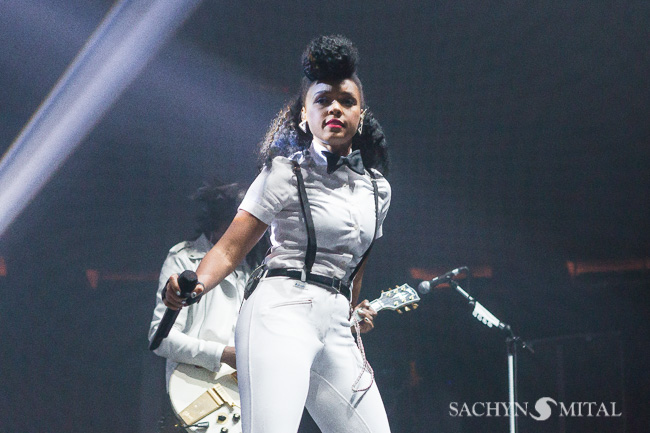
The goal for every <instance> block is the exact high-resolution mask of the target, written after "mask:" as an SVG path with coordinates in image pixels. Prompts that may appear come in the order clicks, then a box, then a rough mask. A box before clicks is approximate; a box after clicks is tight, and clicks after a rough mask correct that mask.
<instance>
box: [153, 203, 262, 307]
mask: <svg viewBox="0 0 650 433" xmlns="http://www.w3.org/2000/svg"><path fill="white" fill-rule="evenodd" d="M267 228H268V225H266V224H265V223H263V222H262V221H260V220H259V219H257V218H256V217H254V216H253V215H251V214H250V213H248V212H246V211H245V210H240V211H239V212H237V215H236V216H235V219H233V221H232V223H231V224H230V226H229V227H228V230H226V233H224V235H223V236H222V237H221V239H219V242H217V244H216V245H215V246H214V247H212V249H211V250H210V251H209V252H208V254H206V255H205V257H204V258H203V260H201V264H200V265H199V268H198V269H197V270H196V275H197V277H198V279H199V281H200V282H201V283H202V284H204V285H205V291H206V292H207V291H209V290H211V289H212V288H214V287H216V286H217V284H219V283H220V282H221V281H223V279H224V278H226V277H227V276H228V275H230V273H231V272H232V271H234V270H235V268H236V267H237V266H238V265H239V264H240V263H241V261H242V260H244V257H246V254H248V252H249V251H250V250H251V249H252V248H253V247H254V246H255V244H256V243H257V242H258V241H259V240H260V238H261V237H262V235H263V234H264V232H265V231H266V229H267ZM203 292H204V288H203V287H202V286H201V284H197V286H196V288H195V289H194V292H193V294H192V295H193V296H198V295H200V294H201V293H203ZM179 293H180V288H179V286H178V275H172V276H171V277H170V278H169V283H168V284H167V292H166V294H165V305H166V306H167V307H169V308H171V309H174V310H178V309H179V308H182V307H183V300H182V299H181V298H180V297H179V295H178V294H179Z"/></svg>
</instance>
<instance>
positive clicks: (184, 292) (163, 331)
mask: <svg viewBox="0 0 650 433" xmlns="http://www.w3.org/2000/svg"><path fill="white" fill-rule="evenodd" d="M198 282H199V279H198V278H197V276H196V273H194V272H193V271H183V273H182V274H180V275H179V276H178V287H180V289H181V298H185V299H187V298H189V296H190V293H192V291H194V288H195V287H196V284H197V283H198ZM165 290H166V289H165ZM198 300H199V298H198V297H197V298H195V299H192V302H189V300H188V304H190V303H194V302H197V301H198ZM180 312H181V310H180V309H178V310H172V309H171V308H167V311H165V314H164V315H163V318H162V320H161V321H160V323H159V324H158V329H157V330H156V333H155V334H154V336H153V340H151V344H150V345H149V350H152V351H153V350H156V349H158V346H160V343H162V341H163V340H164V339H165V338H167V336H168V335H169V331H170V330H171V329H172V326H174V322H175V321H176V317H178V313H180Z"/></svg>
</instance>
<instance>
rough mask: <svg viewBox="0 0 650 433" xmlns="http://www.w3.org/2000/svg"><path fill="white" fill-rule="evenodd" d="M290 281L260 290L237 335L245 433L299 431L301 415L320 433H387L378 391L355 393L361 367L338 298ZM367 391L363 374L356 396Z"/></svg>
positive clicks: (343, 302) (345, 307)
mask: <svg viewBox="0 0 650 433" xmlns="http://www.w3.org/2000/svg"><path fill="white" fill-rule="evenodd" d="M301 285H303V283H300V282H299V281H296V280H291V279H289V278H287V277H273V278H267V279H264V280H262V281H261V282H260V284H259V286H258V287H257V289H256V290H255V292H254V293H253V294H252V295H251V297H250V298H249V299H248V300H247V301H246V302H244V305H243V307H242V310H241V313H240V315H239V320H238V322H237V330H236V334H235V347H236V348H237V370H238V379H239V390H240V394H241V403H242V423H243V429H244V433H291V432H296V431H298V426H299V424H300V418H301V416H302V411H303V407H305V406H306V407H307V410H308V411H309V413H310V415H311V416H312V418H313V419H314V421H315V422H316V424H318V426H319V428H320V429H321V431H322V432H323V433H348V432H355V433H389V432H390V428H389V426H388V419H387V417H386V411H385V409H384V404H383V402H382V400H381V396H380V395H379V390H378V389H377V385H376V384H373V385H372V387H370V389H369V390H368V391H363V392H353V391H352V386H353V384H354V382H355V381H356V379H357V377H358V376H359V374H360V372H361V370H362V368H363V364H362V359H361V354H360V352H359V349H358V348H357V346H356V343H355V341H354V338H353V337H352V333H351V331H350V321H349V320H348V316H349V303H348V300H347V299H346V298H345V297H344V296H343V295H340V294H338V295H337V294H335V293H332V292H330V291H328V290H327V289H325V288H323V287H320V286H316V285H312V284H306V285H304V287H301ZM369 383H370V374H369V373H367V372H366V373H364V375H363V377H362V380H361V382H360V383H359V384H358V386H357V387H358V388H365V387H367V386H368V384H369Z"/></svg>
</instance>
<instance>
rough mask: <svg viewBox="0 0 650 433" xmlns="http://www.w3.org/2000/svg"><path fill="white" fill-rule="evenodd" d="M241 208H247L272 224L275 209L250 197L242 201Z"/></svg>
mask: <svg viewBox="0 0 650 433" xmlns="http://www.w3.org/2000/svg"><path fill="white" fill-rule="evenodd" d="M239 209H242V210H245V211H246V212H248V213H249V214H251V215H253V216H254V217H255V218H257V219H258V220H260V221H262V222H263V223H264V224H266V225H271V222H272V221H273V218H274V217H275V213H274V212H273V210H270V209H267V208H265V207H264V206H263V205H262V204H260V203H257V202H256V201H254V200H252V199H249V198H245V199H244V200H243V201H242V202H241V204H240V205H239Z"/></svg>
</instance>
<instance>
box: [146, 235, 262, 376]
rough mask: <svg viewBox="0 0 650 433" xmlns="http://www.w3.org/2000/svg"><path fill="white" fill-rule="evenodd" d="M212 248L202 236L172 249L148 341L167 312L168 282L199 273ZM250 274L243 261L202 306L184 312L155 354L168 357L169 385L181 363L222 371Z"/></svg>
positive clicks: (211, 292) (199, 304) (165, 268)
mask: <svg viewBox="0 0 650 433" xmlns="http://www.w3.org/2000/svg"><path fill="white" fill-rule="evenodd" d="M210 248H212V243H211V242H210V241H209V240H208V239H207V238H206V237H205V236H204V235H201V236H200V237H199V238H198V239H197V240H195V241H186V242H181V243H180V244H177V245H175V246H174V247H173V248H172V249H171V250H169V254H168V255H167V259H166V260H165V262H164V263H163V266H162V270H161V272H160V279H159V282H158V292H157V294H156V308H155V309H154V312H153V318H152V319H151V325H150V327H149V341H151V340H152V339H153V336H154V334H155V333H156V330H157V329H158V324H159V323H160V320H161V319H162V317H163V315H164V314H165V311H166V309H167V307H165V305H164V304H163V302H162V299H161V297H160V294H161V292H162V290H163V288H164V287H165V284H166V283H167V280H168V279H169V277H170V276H171V275H172V274H180V273H181V272H183V271H184V270H187V269H189V270H192V271H196V268H197V267H198V266H199V263H200V262H201V259H203V257H204V256H205V255H206V254H207V252H208V251H209V250H210ZM249 275H250V268H249V267H248V265H247V264H246V263H245V262H244V263H242V264H240V265H239V266H238V267H237V269H235V271H234V272H233V273H232V274H230V275H228V276H227V277H226V279H225V280H224V281H223V282H222V283H221V284H219V285H218V286H217V287H215V288H214V289H212V290H211V291H210V292H209V293H208V294H206V295H205V296H203V298H202V299H201V301H200V302H199V303H197V304H193V305H190V306H189V307H185V308H183V309H182V310H181V312H180V313H179V315H178V317H177V318H176V321H175V323H174V326H173V327H172V329H171V330H170V332H169V335H168V336H167V338H165V339H164V340H163V341H162V343H161V344H160V346H159V347H158V349H156V350H155V351H154V353H155V354H156V355H159V356H162V357H164V358H167V383H168V384H169V377H170V376H171V374H172V373H173V372H174V369H175V368H176V366H177V365H178V363H185V364H193V365H198V366H201V367H204V368H207V369H208V370H211V371H215V372H216V371H218V370H219V366H220V364H221V354H222V353H223V349H224V347H226V346H234V345H235V344H234V342H235V341H234V334H235V324H236V323H237V316H238V315H239V309H240V307H241V303H242V300H243V293H244V286H245V285H246V280H247V279H248V276H249Z"/></svg>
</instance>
